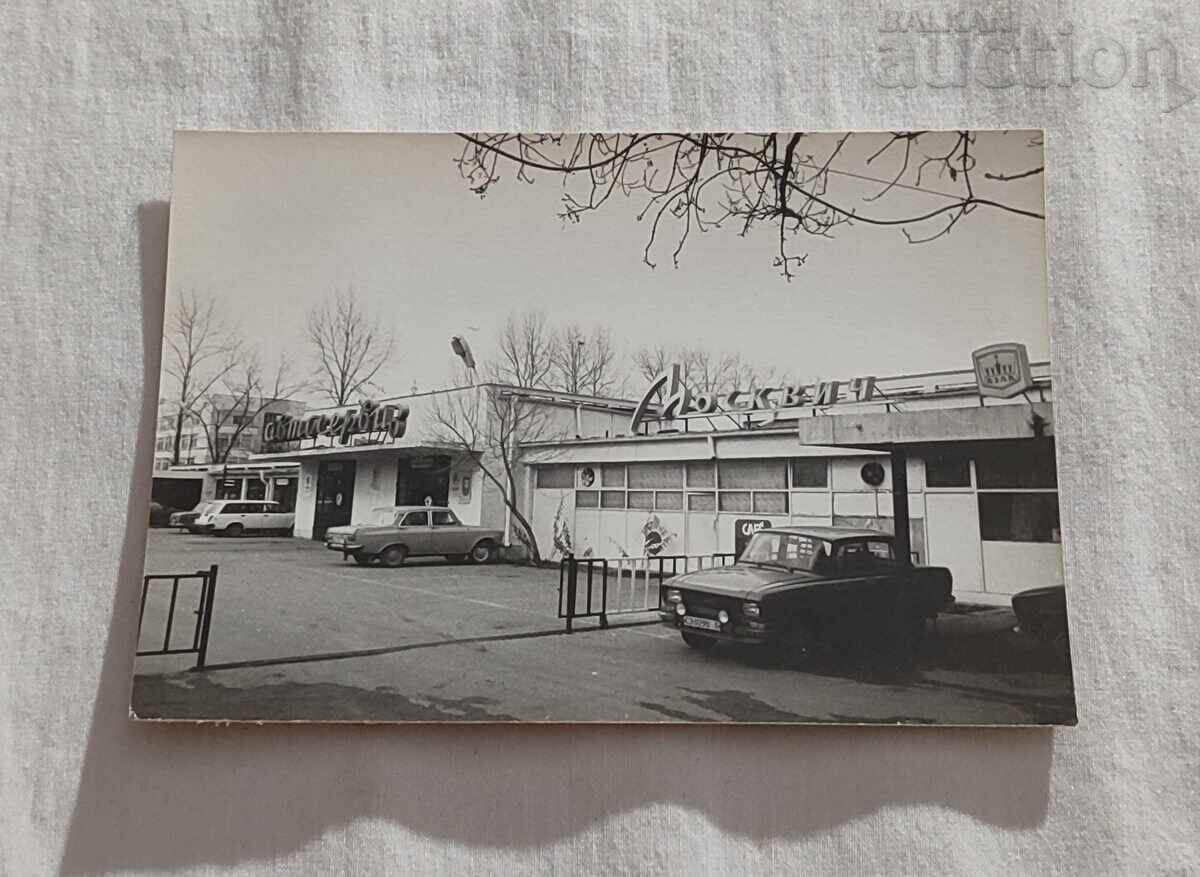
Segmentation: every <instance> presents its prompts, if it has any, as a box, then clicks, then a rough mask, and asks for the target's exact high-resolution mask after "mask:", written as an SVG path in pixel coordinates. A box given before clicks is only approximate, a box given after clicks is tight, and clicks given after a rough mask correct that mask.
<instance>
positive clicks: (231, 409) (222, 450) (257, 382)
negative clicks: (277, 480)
mask: <svg viewBox="0 0 1200 877" xmlns="http://www.w3.org/2000/svg"><path fill="white" fill-rule="evenodd" d="M305 389H306V387H305V384H304V382H303V381H301V380H298V379H296V378H294V377H293V375H292V370H291V367H290V365H289V363H288V361H287V360H286V359H281V360H280V361H279V363H278V365H277V366H276V367H275V368H274V369H265V368H264V367H263V366H262V364H261V361H260V358H259V356H258V355H257V354H255V353H249V354H246V355H245V356H243V357H242V358H241V359H240V361H239V362H238V363H236V364H235V365H234V367H233V368H231V369H230V370H229V371H228V372H227V373H226V375H225V376H224V377H223V378H222V380H221V381H220V382H219V383H218V384H217V385H216V386H214V387H213V388H211V389H210V391H209V392H208V393H206V394H205V396H204V397H203V398H202V399H201V400H200V404H197V405H196V406H195V408H194V414H195V416H196V417H197V419H198V420H199V421H200V423H201V425H202V426H203V427H204V440H205V443H206V444H207V445H208V457H209V460H210V461H211V462H213V463H221V464H223V465H228V463H229V457H230V454H231V453H232V452H233V451H234V450H235V449H236V448H237V447H238V443H239V439H241V438H242V436H247V437H248V436H250V435H251V434H252V431H253V430H255V429H257V428H258V426H257V425H256V423H257V421H258V417H259V415H260V414H262V413H263V412H265V411H267V410H268V409H269V408H270V407H271V406H272V405H275V404H277V403H279V402H282V401H287V400H289V399H291V398H292V397H294V396H296V395H298V394H299V393H301V392H303V391H304V390H305Z"/></svg>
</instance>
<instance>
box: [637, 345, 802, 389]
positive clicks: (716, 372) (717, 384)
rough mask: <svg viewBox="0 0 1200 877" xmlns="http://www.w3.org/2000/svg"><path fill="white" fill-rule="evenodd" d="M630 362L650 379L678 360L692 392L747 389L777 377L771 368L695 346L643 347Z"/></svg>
mask: <svg viewBox="0 0 1200 877" xmlns="http://www.w3.org/2000/svg"><path fill="white" fill-rule="evenodd" d="M633 363H634V368H635V369H636V370H637V373H638V374H639V375H640V376H641V377H642V378H644V379H645V380H647V381H652V380H654V379H655V378H656V377H658V376H659V375H661V374H662V373H663V372H665V371H666V370H667V369H668V368H670V367H671V365H673V364H675V363H678V364H679V367H680V372H681V378H682V379H683V382H684V383H685V384H687V385H688V387H689V388H690V389H691V390H692V391H693V392H696V393H715V392H717V391H718V390H721V389H735V388H736V389H742V390H748V389H751V388H754V387H761V386H764V385H765V384H767V383H770V382H771V381H772V380H774V379H776V378H777V377H778V375H777V374H776V373H775V371H773V370H771V369H763V368H759V367H757V366H755V365H754V364H753V363H750V362H748V361H746V360H745V359H743V358H742V357H741V356H739V355H738V354H736V353H724V352H720V351H711V350H705V349H702V348H699V347H684V348H679V349H673V348H670V347H666V346H663V345H657V346H655V347H643V348H642V349H640V350H638V351H637V352H636V353H635V354H634V357H633ZM660 395H661V392H660Z"/></svg>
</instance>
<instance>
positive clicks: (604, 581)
mask: <svg viewBox="0 0 1200 877" xmlns="http://www.w3.org/2000/svg"><path fill="white" fill-rule="evenodd" d="M588 564H589V568H590V567H591V566H592V565H593V563H592V561H588ZM600 572H601V573H602V575H601V576H600V626H601V627H608V561H607V560H605V561H603V562H602V563H601V565H600ZM620 584H621V576H620V573H618V574H617V594H618V595H620V593H621V589H620ZM618 599H620V598H619V596H618ZM588 610H589V611H590V610H591V607H590V606H589V607H588Z"/></svg>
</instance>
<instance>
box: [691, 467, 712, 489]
mask: <svg viewBox="0 0 1200 877" xmlns="http://www.w3.org/2000/svg"><path fill="white" fill-rule="evenodd" d="M687 484H688V487H716V486H717V468H716V466H714V465H713V464H712V463H708V462H705V463H688V464H687Z"/></svg>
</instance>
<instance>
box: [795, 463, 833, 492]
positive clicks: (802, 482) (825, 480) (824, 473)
mask: <svg viewBox="0 0 1200 877" xmlns="http://www.w3.org/2000/svg"><path fill="white" fill-rule="evenodd" d="M828 486H829V461H828V460H792V487H828Z"/></svg>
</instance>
